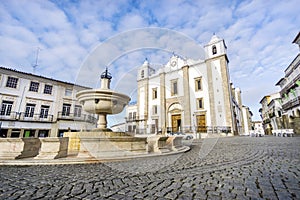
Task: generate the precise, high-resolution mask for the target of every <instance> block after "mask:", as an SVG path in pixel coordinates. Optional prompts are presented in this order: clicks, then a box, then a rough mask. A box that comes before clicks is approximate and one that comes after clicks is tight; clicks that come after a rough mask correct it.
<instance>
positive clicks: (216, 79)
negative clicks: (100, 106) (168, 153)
mask: <svg viewBox="0 0 300 200" xmlns="http://www.w3.org/2000/svg"><path fill="white" fill-rule="evenodd" d="M204 48H205V53H206V55H205V60H193V59H184V58H181V57H180V56H178V55H175V54H173V56H171V58H170V59H169V61H168V62H167V63H166V64H165V65H164V66H163V67H162V68H160V69H159V70H155V69H153V68H152V67H151V64H150V63H149V62H148V60H145V62H144V63H143V65H142V66H141V67H139V69H138V75H137V85H138V89H137V90H138V92H137V94H138V96H137V104H136V105H130V106H128V108H127V115H128V116H127V117H126V124H127V128H126V129H127V130H129V131H130V132H136V133H138V132H147V133H163V134H164V133H170V132H185V133H186V132H189V133H195V132H197V133H201V132H223V133H226V134H228V133H231V134H239V133H241V132H243V131H244V130H245V128H244V127H243V126H244V124H245V123H244V119H243V112H242V107H243V106H242V102H241V95H240V93H241V92H240V90H239V89H235V88H234V87H233V85H232V84H231V83H230V76H229V70H228V62H229V61H228V58H227V52H226V49H227V47H226V45H225V41H224V40H223V39H221V38H219V37H217V36H216V35H214V36H213V37H212V38H211V40H210V42H209V43H208V44H207V45H205V47H204Z"/></svg>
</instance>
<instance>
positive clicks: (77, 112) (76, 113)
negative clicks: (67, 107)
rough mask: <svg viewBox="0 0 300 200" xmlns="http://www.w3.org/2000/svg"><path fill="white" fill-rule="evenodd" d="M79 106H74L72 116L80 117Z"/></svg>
mask: <svg viewBox="0 0 300 200" xmlns="http://www.w3.org/2000/svg"><path fill="white" fill-rule="evenodd" d="M81 110H82V108H81V106H75V109H74V117H81Z"/></svg>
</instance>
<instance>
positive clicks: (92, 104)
mask: <svg viewBox="0 0 300 200" xmlns="http://www.w3.org/2000/svg"><path fill="white" fill-rule="evenodd" d="M76 98H78V101H79V102H80V103H81V104H82V105H83V108H84V110H85V111H87V112H89V113H94V114H118V113H120V112H122V111H123V109H124V107H125V106H126V105H127V104H128V102H129V101H130V97H128V96H127V95H125V94H121V93H117V92H114V91H112V90H109V89H92V90H83V91H80V92H78V93H77V94H76Z"/></svg>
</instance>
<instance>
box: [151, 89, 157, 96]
mask: <svg viewBox="0 0 300 200" xmlns="http://www.w3.org/2000/svg"><path fill="white" fill-rule="evenodd" d="M152 99H157V88H153V89H152Z"/></svg>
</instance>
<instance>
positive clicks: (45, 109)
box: [40, 105, 50, 119]
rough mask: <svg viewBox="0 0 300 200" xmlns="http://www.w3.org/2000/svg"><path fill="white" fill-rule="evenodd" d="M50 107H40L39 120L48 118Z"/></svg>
mask: <svg viewBox="0 0 300 200" xmlns="http://www.w3.org/2000/svg"><path fill="white" fill-rule="evenodd" d="M49 110H50V106H48V105H41V111H40V118H43V119H46V118H48V116H49Z"/></svg>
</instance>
